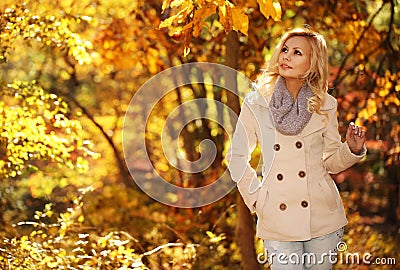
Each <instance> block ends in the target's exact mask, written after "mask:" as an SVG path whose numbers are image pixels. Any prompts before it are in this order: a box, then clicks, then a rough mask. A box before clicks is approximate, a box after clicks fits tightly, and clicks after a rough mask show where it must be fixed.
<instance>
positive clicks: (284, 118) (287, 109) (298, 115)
mask: <svg viewBox="0 0 400 270" xmlns="http://www.w3.org/2000/svg"><path fill="white" fill-rule="evenodd" d="M312 96H313V93H312V91H311V89H310V87H308V85H307V83H304V84H303V86H302V87H301V89H300V91H299V94H298V96H297V100H296V101H294V100H293V97H292V96H291V95H290V93H289V91H288V90H287V88H286V83H285V79H284V78H283V77H281V76H280V77H279V78H278V80H277V82H276V85H275V89H274V92H273V93H272V96H271V101H270V103H269V109H270V111H271V114H272V118H273V120H274V124H275V128H276V129H277V130H278V131H279V132H280V133H282V134H284V135H297V134H299V133H300V132H301V131H302V130H303V129H304V127H305V126H306V125H307V123H308V122H309V121H310V119H311V115H312V113H310V112H309V111H308V110H307V107H308V106H307V99H308V98H310V97H312Z"/></svg>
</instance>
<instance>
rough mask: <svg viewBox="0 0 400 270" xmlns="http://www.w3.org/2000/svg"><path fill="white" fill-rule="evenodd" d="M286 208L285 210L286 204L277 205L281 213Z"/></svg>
mask: <svg viewBox="0 0 400 270" xmlns="http://www.w3.org/2000/svg"><path fill="white" fill-rule="evenodd" d="M286 208H287V206H286V204H284V203H281V204H280V205H279V209H281V210H282V211H285V210H286Z"/></svg>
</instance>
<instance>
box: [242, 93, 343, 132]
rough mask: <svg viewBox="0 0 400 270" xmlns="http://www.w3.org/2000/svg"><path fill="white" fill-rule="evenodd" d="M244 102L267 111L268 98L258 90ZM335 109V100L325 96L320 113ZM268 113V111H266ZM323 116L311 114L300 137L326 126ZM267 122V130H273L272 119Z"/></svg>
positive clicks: (328, 95) (250, 94) (327, 95)
mask: <svg viewBox="0 0 400 270" xmlns="http://www.w3.org/2000/svg"><path fill="white" fill-rule="evenodd" d="M245 101H246V102H248V103H249V104H250V105H258V106H260V107H262V108H264V109H268V105H269V101H270V97H269V96H264V95H263V94H262V93H261V92H260V91H259V90H257V89H255V90H254V91H251V92H250V93H249V94H248V95H247V96H246V98H245ZM336 108H337V101H336V99H335V98H334V97H333V96H331V95H330V94H328V93H326V94H325V101H324V104H323V105H322V107H321V112H323V113H327V112H328V111H330V110H334V109H336ZM268 113H269V109H268ZM325 118H326V117H325V115H320V114H317V113H313V115H312V117H311V119H310V122H309V123H308V124H307V125H306V126H305V128H304V129H303V131H302V132H301V133H300V134H299V135H300V136H302V137H305V136H307V135H310V134H311V133H314V132H316V131H318V130H320V129H322V128H324V127H325V125H326V120H325ZM268 119H269V121H266V124H267V126H268V127H269V128H275V127H274V125H273V122H272V118H271V117H268Z"/></svg>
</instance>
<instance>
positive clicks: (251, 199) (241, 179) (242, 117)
mask: <svg viewBox="0 0 400 270" xmlns="http://www.w3.org/2000/svg"><path fill="white" fill-rule="evenodd" d="M256 123H257V121H256V118H255V116H254V114H253V112H252V110H251V107H250V105H249V104H248V103H247V102H246V99H245V101H244V102H243V104H242V108H241V112H240V114H239V118H238V121H237V124H236V128H235V131H234V133H233V137H232V141H231V145H230V148H229V150H228V152H227V154H226V161H227V162H228V169H229V172H230V174H231V178H232V180H233V181H235V182H236V183H237V187H238V190H239V192H240V194H241V196H242V198H243V200H244V202H245V204H246V206H247V207H248V208H249V209H250V211H251V212H252V213H253V212H254V211H255V207H254V203H255V202H256V200H257V195H258V188H257V187H258V183H260V181H259V180H258V178H257V173H256V171H255V170H254V169H253V168H252V167H251V165H250V159H251V154H252V152H253V151H254V148H255V146H256V144H257V141H258V139H257V133H256V128H257V124H256ZM254 186H255V188H254Z"/></svg>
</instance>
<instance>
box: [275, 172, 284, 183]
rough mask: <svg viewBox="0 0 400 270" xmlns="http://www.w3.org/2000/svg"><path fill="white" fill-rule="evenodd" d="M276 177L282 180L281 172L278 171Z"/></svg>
mask: <svg viewBox="0 0 400 270" xmlns="http://www.w3.org/2000/svg"><path fill="white" fill-rule="evenodd" d="M276 179H278V180H279V181H282V180H283V175H282V174H281V173H278V174H277V175H276Z"/></svg>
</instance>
